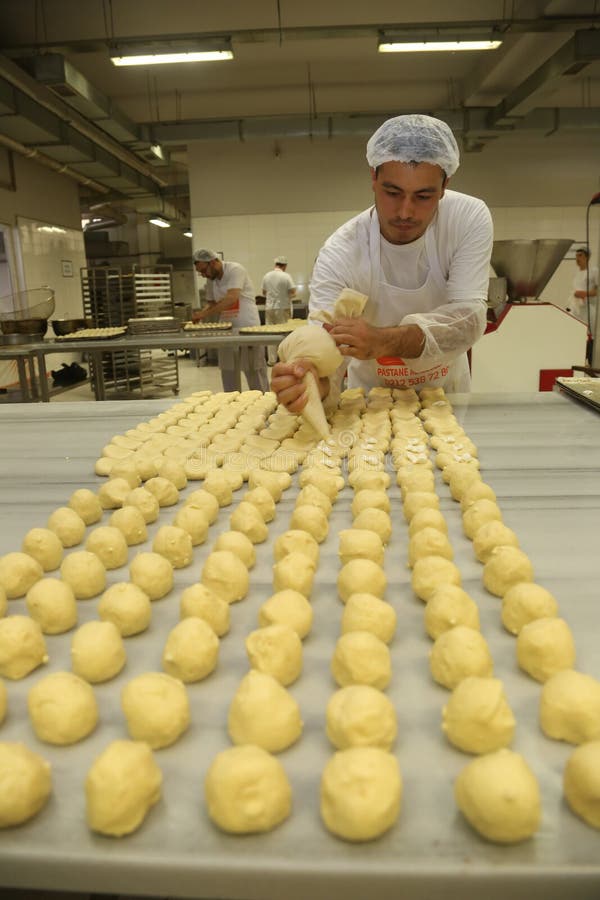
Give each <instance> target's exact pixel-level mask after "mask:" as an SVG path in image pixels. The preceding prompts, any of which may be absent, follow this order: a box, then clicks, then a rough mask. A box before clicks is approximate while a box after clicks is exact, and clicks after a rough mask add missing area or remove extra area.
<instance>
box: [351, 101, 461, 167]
mask: <svg viewBox="0 0 600 900" xmlns="http://www.w3.org/2000/svg"><path fill="white" fill-rule="evenodd" d="M367 162H368V163H369V165H370V166H371V167H372V168H373V169H376V168H377V166H381V165H383V163H386V162H404V163H410V162H416V163H422V162H425V163H431V164H432V165H434V166H440V167H441V168H442V169H443V170H444V172H445V173H446V175H447V176H448V178H449V177H450V176H451V175H454V173H455V172H456V170H457V169H458V165H459V162H460V159H459V152H458V145H457V143H456V140H455V139H454V135H453V134H452V131H451V129H450V127H449V126H448V125H446V123H445V122H442V121H441V119H434V118H432V116H423V115H420V114H417V113H415V114H411V115H407V116H395V118H393V119H388V120H387V122H384V123H383V125H381V126H380V127H379V128H378V129H377V131H376V132H375V133H374V134H372V135H371V137H370V138H369V141H368V143H367Z"/></svg>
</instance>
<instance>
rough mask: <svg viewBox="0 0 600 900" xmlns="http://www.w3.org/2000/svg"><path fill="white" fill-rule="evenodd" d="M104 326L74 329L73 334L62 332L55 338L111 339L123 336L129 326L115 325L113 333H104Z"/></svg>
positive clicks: (71, 339)
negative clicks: (120, 326)
mask: <svg viewBox="0 0 600 900" xmlns="http://www.w3.org/2000/svg"><path fill="white" fill-rule="evenodd" d="M103 330H104V329H103V328H83V329H81V331H73V332H72V333H71V334H61V335H57V336H56V337H55V338H54V340H55V341H61V342H63V341H67V342H68V341H110V340H113V339H114V338H119V337H122V336H123V335H124V334H126V332H127V328H125V327H123V328H119V327H117V326H114V330H113V332H112V333H111V334H102V333H101V332H102V331H103ZM91 331H93V332H97V333H95V334H90V333H89V332H91Z"/></svg>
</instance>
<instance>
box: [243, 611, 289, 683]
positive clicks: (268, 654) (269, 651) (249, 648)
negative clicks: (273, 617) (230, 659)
mask: <svg viewBox="0 0 600 900" xmlns="http://www.w3.org/2000/svg"><path fill="white" fill-rule="evenodd" d="M246 653H247V654H248V659H249V661H250V665H251V667H252V668H253V669H257V670H258V671H259V672H265V673H266V674H267V675H272V676H273V678H276V679H277V681H278V682H279V683H280V684H282V685H283V686H284V687H287V685H288V684H292V683H293V682H294V681H296V679H297V678H299V677H300V674H301V672H302V642H301V640H300V638H299V637H298V635H297V633H296V632H295V631H294V629H293V628H291V627H290V626H289V625H268V626H267V627H265V628H257V629H256V630H255V631H251V632H250V634H249V635H248V637H247V638H246Z"/></svg>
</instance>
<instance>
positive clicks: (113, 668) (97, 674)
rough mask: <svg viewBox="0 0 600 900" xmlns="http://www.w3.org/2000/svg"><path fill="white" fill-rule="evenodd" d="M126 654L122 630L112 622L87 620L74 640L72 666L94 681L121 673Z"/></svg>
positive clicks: (81, 675)
mask: <svg viewBox="0 0 600 900" xmlns="http://www.w3.org/2000/svg"><path fill="white" fill-rule="evenodd" d="M126 660H127V655H126V653H125V647H124V645H123V639H122V637H121V634H120V632H119V629H118V628H117V626H116V625H115V624H114V623H113V622H99V621H96V620H94V621H91V622H86V623H85V625H82V626H81V627H80V628H78V629H77V631H76V632H75V634H74V635H73V639H72V641H71V667H72V669H73V672H74V673H75V674H76V675H79V676H80V678H84V679H85V680H86V681H89V682H91V683H92V684H96V683H99V682H101V681H109V679H111V678H114V677H115V675H118V674H119V672H120V671H121V669H122V668H123V666H124V665H125V662H126Z"/></svg>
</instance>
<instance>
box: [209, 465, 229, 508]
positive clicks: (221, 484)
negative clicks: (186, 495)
mask: <svg viewBox="0 0 600 900" xmlns="http://www.w3.org/2000/svg"><path fill="white" fill-rule="evenodd" d="M202 486H203V489H204V490H205V491H208V493H209V494H212V495H213V497H215V499H216V501H217V503H218V504H219V506H231V503H232V502H233V488H232V486H231V482H230V481H229V478H227V476H226V475H225V472H223V471H222V469H213V471H212V472H209V473H208V475H207V476H206V478H205V479H204V481H203V485H202Z"/></svg>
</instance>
